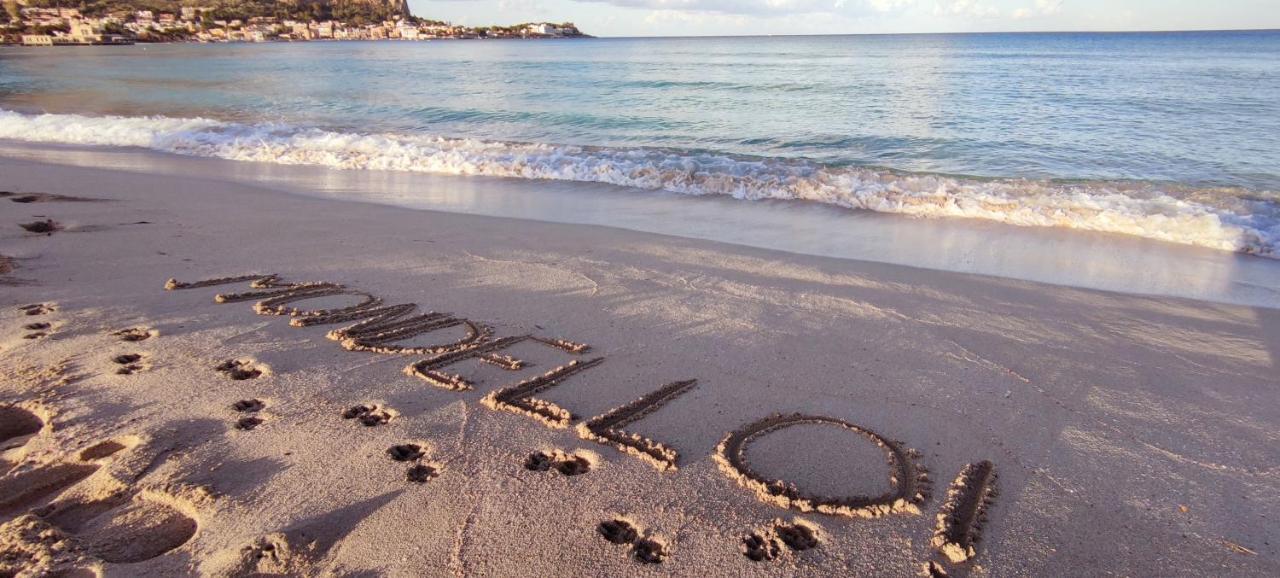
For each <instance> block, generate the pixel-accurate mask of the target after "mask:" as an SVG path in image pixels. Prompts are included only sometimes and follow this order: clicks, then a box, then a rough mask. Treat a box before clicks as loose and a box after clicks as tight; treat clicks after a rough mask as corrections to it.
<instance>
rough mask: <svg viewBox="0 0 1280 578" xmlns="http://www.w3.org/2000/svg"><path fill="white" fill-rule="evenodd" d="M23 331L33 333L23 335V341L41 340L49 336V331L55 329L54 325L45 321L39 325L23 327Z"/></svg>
mask: <svg viewBox="0 0 1280 578" xmlns="http://www.w3.org/2000/svg"><path fill="white" fill-rule="evenodd" d="M22 329H23V330H25V331H30V332H31V333H27V334H25V335H23V336H22V338H23V339H40V338H42V337H47V336H48V335H49V331H51V330H52V329H53V324H52V323H46V322H43V321H42V322H38V323H28V324H26V325H23V326H22Z"/></svg>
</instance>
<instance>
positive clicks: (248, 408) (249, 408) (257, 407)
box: [231, 399, 267, 413]
mask: <svg viewBox="0 0 1280 578" xmlns="http://www.w3.org/2000/svg"><path fill="white" fill-rule="evenodd" d="M266 407H267V404H266V403H265V402H263V401H262V400H260V399H242V400H240V401H237V402H235V403H233V404H231V409H234V410H236V411H238V412H241V413H257V412H260V411H262V410H264V409H266Z"/></svg>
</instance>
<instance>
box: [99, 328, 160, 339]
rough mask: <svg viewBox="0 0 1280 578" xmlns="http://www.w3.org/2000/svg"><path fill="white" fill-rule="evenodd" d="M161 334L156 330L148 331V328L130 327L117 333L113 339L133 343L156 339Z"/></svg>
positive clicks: (113, 334) (113, 335)
mask: <svg viewBox="0 0 1280 578" xmlns="http://www.w3.org/2000/svg"><path fill="white" fill-rule="evenodd" d="M159 334H160V333H159V332H158V331H156V330H154V329H147V328H146V327H130V328H128V329H121V330H120V331H115V332H113V333H112V334H111V335H112V337H116V338H119V339H120V341H129V342H133V341H144V340H147V339H150V338H152V337H155V336H156V335H159Z"/></svg>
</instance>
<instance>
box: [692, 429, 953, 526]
mask: <svg viewBox="0 0 1280 578" xmlns="http://www.w3.org/2000/svg"><path fill="white" fill-rule="evenodd" d="M802 424H810V425H831V426H836V427H840V428H844V429H846V430H849V431H851V432H853V433H855V434H858V435H859V436H860V437H863V438H865V439H867V440H869V441H871V442H872V443H874V444H875V445H876V446H878V447H879V448H880V449H881V450H883V451H884V455H885V460H886V462H887V464H888V466H889V483H890V485H891V486H892V489H891V490H890V491H889V492H886V493H885V494H883V495H880V496H860V495H855V496H844V497H830V496H817V495H812V494H807V493H805V492H802V491H801V490H800V489H799V488H797V487H796V486H795V484H792V483H789V482H785V481H783V480H775V481H769V480H766V479H765V478H764V477H763V476H761V475H760V474H759V473H758V472H756V471H754V470H752V469H751V467H750V465H748V463H747V460H746V449H747V447H748V446H749V445H750V444H751V443H752V442H754V441H756V440H758V439H760V438H762V437H764V436H766V435H768V434H770V433H772V432H775V431H778V430H780V429H783V428H787V427H792V426H796V425H802ZM918 457H919V456H918V453H917V452H915V451H914V450H910V449H903V448H902V447H901V446H900V445H899V444H897V443H896V442H893V441H891V440H889V439H886V438H884V437H883V436H881V435H880V434H877V433H875V432H873V431H871V430H869V429H866V428H863V427H860V426H857V425H854V424H852V423H849V422H847V421H843V420H839V419H835V418H831V417H823V416H813V415H802V414H793V415H773V416H770V417H767V418H764V419H762V420H760V421H757V422H755V423H752V424H750V425H748V426H746V427H744V428H742V429H739V430H738V431H735V432H731V433H730V434H729V435H727V436H725V438H724V440H722V441H721V442H720V445H718V446H716V453H715V460H716V462H717V463H718V464H719V466H720V470H721V471H722V472H724V473H725V475H728V476H729V477H730V478H732V479H733V480H735V481H737V482H738V485H740V486H742V487H744V488H747V489H748V490H751V491H753V492H755V494H756V497H757V498H759V499H760V501H762V502H765V503H767V504H773V505H775V506H778V507H781V508H792V509H796V510H799V511H802V512H820V513H823V514H830V515H836V516H848V517H861V518H879V517H881V516H887V515H890V514H899V513H905V514H913V515H914V514H919V513H920V505H921V504H923V503H924V501H925V500H926V499H928V493H929V478H928V474H927V472H925V470H924V468H922V467H921V466H920V465H919V463H918Z"/></svg>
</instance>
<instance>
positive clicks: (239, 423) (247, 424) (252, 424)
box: [236, 415, 265, 431]
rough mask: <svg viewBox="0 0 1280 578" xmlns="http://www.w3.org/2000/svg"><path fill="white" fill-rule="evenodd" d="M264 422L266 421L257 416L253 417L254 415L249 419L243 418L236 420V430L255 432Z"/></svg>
mask: <svg viewBox="0 0 1280 578" xmlns="http://www.w3.org/2000/svg"><path fill="white" fill-rule="evenodd" d="M264 421H265V420H263V419H262V418H260V417H257V416H252V415H251V416H248V417H242V418H240V419H238V420H236V429H238V430H241V431H253V430H254V429H255V428H257V427H258V426H260V425H262V424H263V422H264Z"/></svg>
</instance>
